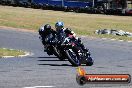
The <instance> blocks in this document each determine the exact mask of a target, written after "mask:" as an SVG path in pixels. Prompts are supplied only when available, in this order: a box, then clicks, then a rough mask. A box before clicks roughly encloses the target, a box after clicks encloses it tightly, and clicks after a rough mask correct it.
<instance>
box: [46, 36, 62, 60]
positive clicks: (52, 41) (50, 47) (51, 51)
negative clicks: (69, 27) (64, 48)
mask: <svg viewBox="0 0 132 88" xmlns="http://www.w3.org/2000/svg"><path fill="white" fill-rule="evenodd" d="M56 41H57V38H56V37H54V36H53V35H52V34H49V35H48V36H46V38H45V42H46V44H45V45H44V46H45V47H46V48H47V51H46V52H47V54H48V55H55V56H57V57H58V59H59V60H61V61H62V60H64V58H63V56H62V55H61V53H60V51H59V50H58V49H57V44H56Z"/></svg>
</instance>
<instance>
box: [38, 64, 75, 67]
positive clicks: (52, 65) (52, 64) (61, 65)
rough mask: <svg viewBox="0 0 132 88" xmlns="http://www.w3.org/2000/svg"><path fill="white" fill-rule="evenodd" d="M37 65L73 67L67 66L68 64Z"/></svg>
mask: <svg viewBox="0 0 132 88" xmlns="http://www.w3.org/2000/svg"><path fill="white" fill-rule="evenodd" d="M38 65H44V66H45V65H49V66H71V67H73V66H72V65H69V64H38Z"/></svg>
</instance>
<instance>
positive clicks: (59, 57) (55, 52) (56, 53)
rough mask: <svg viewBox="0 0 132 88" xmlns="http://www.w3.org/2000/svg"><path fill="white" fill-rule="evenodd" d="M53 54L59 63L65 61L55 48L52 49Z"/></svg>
mask: <svg viewBox="0 0 132 88" xmlns="http://www.w3.org/2000/svg"><path fill="white" fill-rule="evenodd" d="M53 53H54V55H55V56H57V57H58V59H59V60H61V61H64V60H65V58H64V57H62V55H61V53H60V52H59V51H58V50H57V48H56V47H53Z"/></svg>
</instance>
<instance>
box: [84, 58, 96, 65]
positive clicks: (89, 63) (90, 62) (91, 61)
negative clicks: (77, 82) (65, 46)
mask: <svg viewBox="0 0 132 88" xmlns="http://www.w3.org/2000/svg"><path fill="white" fill-rule="evenodd" d="M93 63H94V61H93V59H92V57H89V58H88V59H87V62H86V66H92V65H93Z"/></svg>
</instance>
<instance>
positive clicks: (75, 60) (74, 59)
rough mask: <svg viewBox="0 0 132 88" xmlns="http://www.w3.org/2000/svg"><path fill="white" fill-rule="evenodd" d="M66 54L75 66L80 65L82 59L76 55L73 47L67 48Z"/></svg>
mask: <svg viewBox="0 0 132 88" xmlns="http://www.w3.org/2000/svg"><path fill="white" fill-rule="evenodd" d="M66 54H67V56H68V60H69V62H70V63H71V64H72V65H73V66H80V60H79V58H78V56H77V55H76V53H75V52H74V51H73V50H72V49H69V50H66Z"/></svg>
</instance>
